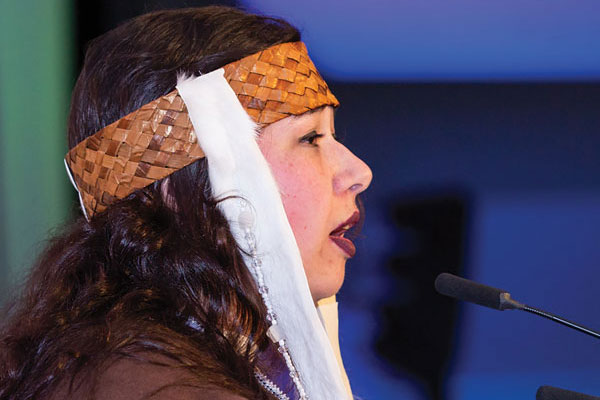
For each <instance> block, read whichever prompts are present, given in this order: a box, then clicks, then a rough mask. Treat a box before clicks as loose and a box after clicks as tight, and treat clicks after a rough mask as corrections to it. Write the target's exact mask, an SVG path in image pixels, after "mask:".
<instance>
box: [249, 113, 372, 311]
mask: <svg viewBox="0 0 600 400" xmlns="http://www.w3.org/2000/svg"><path fill="white" fill-rule="evenodd" d="M258 144H259V147H260V149H261V150H262V153H263V154H264V156H265V158H266V159H267V162H268V163H269V165H270V166H271V170H272V171H273V175H274V176H275V180H276V181H277V184H278V185H279V189H280V191H281V197H282V200H283V206H284V208H285V212H286V214H287V217H288V220H289V222H290V225H291V226H292V230H293V231H294V236H295V237H296V242H297V243H298V247H299V248H300V254H301V256H302V262H303V264H304V269H305V271H306V276H307V278H308V285H309V287H310V291H311V294H312V297H313V300H314V301H315V302H316V301H318V300H320V299H323V298H326V297H329V296H332V295H334V294H335V293H337V291H338V290H339V289H340V287H341V286H342V282H343V280H344V267H345V264H346V260H347V259H348V258H350V257H352V256H353V255H354V251H355V249H354V245H353V244H352V242H351V241H350V240H348V239H346V238H344V237H343V235H344V232H345V231H346V230H347V229H348V227H349V225H352V224H353V223H356V222H357V220H358V216H359V215H358V209H357V207H356V196H357V195H358V194H359V193H360V192H362V191H363V190H365V189H366V188H367V186H369V183H370V182H371V178H372V174H371V170H370V169H369V167H368V166H367V164H365V163H364V162H363V161H362V160H360V159H359V158H358V157H356V156H355V155H354V154H352V153H351V152H350V150H348V149H347V148H346V147H345V146H344V145H343V144H341V143H340V142H338V141H337V140H336V139H335V129H334V117H333V108H331V107H323V108H320V109H318V110H317V111H315V112H312V113H306V114H302V115H300V116H297V117H287V118H284V119H282V120H280V121H277V122H274V123H272V124H271V125H268V126H267V127H266V128H264V129H263V131H262V133H261V135H260V138H259V141H258Z"/></svg>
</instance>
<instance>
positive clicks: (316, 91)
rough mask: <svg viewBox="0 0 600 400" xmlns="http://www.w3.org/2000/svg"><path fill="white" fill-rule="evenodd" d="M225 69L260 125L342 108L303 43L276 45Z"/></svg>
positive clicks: (234, 89)
mask: <svg viewBox="0 0 600 400" xmlns="http://www.w3.org/2000/svg"><path fill="white" fill-rule="evenodd" d="M223 68H224V70H225V78H226V79H227V81H228V82H229V85H230V86H231V88H232V89H233V91H234V92H235V93H236V94H237V96H238V99H239V100H240V103H242V106H243V107H244V109H245V110H246V112H247V113H248V114H249V115H250V116H251V117H252V119H253V120H254V121H255V122H256V123H258V124H259V125H266V124H270V123H273V122H275V121H278V120H280V119H282V118H285V117H287V116H289V115H299V114H302V113H305V112H306V111H310V110H314V109H315V108H317V107H321V106H324V105H331V106H334V107H337V106H338V105H339V102H338V100H337V99H336V98H335V96H334V95H333V93H331V90H329V87H328V86H327V84H326V83H325V81H324V80H323V78H321V75H319V73H318V72H317V68H316V67H315V65H314V64H313V62H312V61H311V60H310V58H309V57H308V53H307V51H306V46H305V45H304V43H302V42H294V43H283V44H280V45H275V46H272V47H270V48H268V49H266V50H263V51H261V52H258V53H256V54H253V55H251V56H248V57H245V58H243V59H241V60H239V61H235V62H233V63H231V64H228V65H226V66H225V67H223Z"/></svg>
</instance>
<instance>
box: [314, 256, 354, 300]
mask: <svg viewBox="0 0 600 400" xmlns="http://www.w3.org/2000/svg"><path fill="white" fill-rule="evenodd" d="M345 265H346V262H345V261H344V262H343V263H342V264H341V266H339V267H338V266H336V268H335V269H334V271H330V273H329V274H327V275H326V276H323V275H321V276H320V277H319V278H318V280H317V282H310V281H309V287H310V292H311V295H312V298H313V300H314V302H315V303H316V302H317V301H319V300H322V299H326V298H328V297H331V296H333V295H335V294H337V292H339V291H340V289H341V288H342V285H343V284H344V276H345Z"/></svg>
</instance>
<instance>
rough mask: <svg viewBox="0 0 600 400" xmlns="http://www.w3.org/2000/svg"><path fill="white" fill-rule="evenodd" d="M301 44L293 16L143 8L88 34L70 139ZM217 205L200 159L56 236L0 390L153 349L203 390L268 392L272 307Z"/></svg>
mask: <svg viewBox="0 0 600 400" xmlns="http://www.w3.org/2000/svg"><path fill="white" fill-rule="evenodd" d="M298 40H300V34H299V32H298V31H297V30H296V29H295V28H294V27H292V26H291V25H289V24H288V23H287V22H285V21H282V20H279V19H273V18H267V17H262V16H256V15H251V14H247V13H244V12H242V11H239V10H236V9H232V8H227V7H207V8H201V9H181V10H170V11H159V12H154V13H150V14H146V15H142V16H140V17H138V18H135V19H133V20H131V21H129V22H127V23H125V24H123V25H121V26H119V27H118V28H116V29H114V30H112V31H110V32H108V33H106V34H104V35H103V36H101V37H99V38H97V39H96V40H94V41H93V42H92V43H91V44H90V46H89V49H88V51H87V53H86V58H85V63H84V67H83V70H82V71H81V74H80V76H79V79H78V80H77V83H76V85H75V88H74V91H73V97H72V103H71V113H70V117H69V147H73V146H75V145H76V144H77V143H79V142H80V141H81V140H83V139H84V138H85V137H87V136H89V135H91V134H93V133H95V132H96V131H98V130H99V129H101V128H102V127H104V126H106V125H108V124H110V123H111V122H113V121H115V120H117V119H119V118H121V117H122V116H124V115H126V114H128V113H130V112H132V111H134V110H135V109H137V108H139V107H140V106H141V105H143V104H145V103H147V102H149V101H152V100H154V99H156V98H158V97H160V96H162V95H164V94H167V93H168V92H170V91H172V90H173V89H174V87H175V85H176V79H177V74H178V73H181V72H183V73H186V74H188V75H191V74H198V73H199V72H209V71H212V70H215V69H217V68H219V67H221V66H223V65H225V64H227V63H229V62H231V61H234V60H237V59H240V58H242V57H245V56H247V55H250V54H253V53H255V52H257V51H260V50H262V49H265V48H267V47H270V46H272V45H274V44H278V43H284V42H291V41H298ZM165 191H166V192H167V193H168V198H169V204H166V202H165V196H164V193H165ZM217 202H218V201H217V200H216V199H214V198H212V196H211V191H210V186H209V182H208V177H207V167H206V162H205V160H200V161H198V162H196V163H194V164H192V165H190V166H188V167H186V168H183V169H181V170H179V171H177V172H176V173H174V174H172V175H171V176H169V178H168V179H167V180H164V181H162V182H156V183H155V184H153V185H151V186H149V187H147V188H145V189H143V190H140V191H138V192H135V193H133V194H131V195H130V196H129V197H127V198H126V199H124V200H121V201H119V202H118V203H116V204H114V205H113V206H111V207H109V208H108V209H107V210H106V211H105V212H103V213H100V214H98V215H96V216H95V217H94V218H93V219H92V220H91V221H90V222H89V223H88V222H86V221H85V220H84V219H83V218H82V217H80V218H78V219H77V220H76V221H74V222H73V223H71V224H70V225H68V226H67V227H66V228H65V229H64V232H63V233H61V234H59V235H58V236H56V237H55V238H54V239H51V240H50V242H49V245H48V247H47V249H46V250H45V251H44V252H43V254H42V255H41V256H40V257H39V260H38V261H37V263H36V265H35V266H34V268H33V269H32V272H31V274H30V276H29V278H28V281H27V282H26V286H25V288H24V290H23V293H22V296H21V298H20V299H19V300H17V301H15V302H14V304H13V305H12V307H11V308H10V311H9V315H8V316H7V322H6V323H5V324H4V327H3V331H2V333H1V336H0V340H1V342H0V346H1V347H0V399H7V398H11V399H32V398H45V397H49V395H50V394H51V393H53V391H54V390H56V388H57V387H58V386H59V385H61V384H63V385H64V383H65V382H70V383H73V382H76V381H77V379H75V378H76V377H77V376H81V375H82V374H92V375H93V374H95V373H96V371H98V370H99V368H100V367H101V366H103V367H104V366H106V363H107V362H109V361H110V360H111V359H114V358H115V357H120V356H126V357H135V358H136V359H143V358H144V357H143V355H144V354H148V353H152V354H160V355H161V356H164V359H168V360H169V363H168V364H169V365H173V366H176V367H183V368H185V370H186V371H187V372H189V373H191V374H193V375H194V376H196V377H197V378H198V380H197V382H196V384H198V385H200V386H202V385H208V386H210V385H213V386H216V387H220V388H224V389H226V390H229V391H231V392H232V393H237V394H240V395H242V396H246V397H248V398H263V397H264V396H266V395H265V394H264V393H263V392H262V390H261V389H260V386H259V385H258V384H257V383H256V380H255V379H254V376H253V368H254V363H255V357H254V356H255V352H256V350H257V349H262V348H264V346H265V345H266V339H265V330H266V326H265V322H264V321H265V318H264V317H265V312H264V307H263V305H262V302H261V300H260V296H259V295H258V292H257V290H256V288H255V286H254V283H253V280H252V278H251V276H250V274H249V272H248V270H247V269H246V267H245V265H244V262H243V260H242V258H241V256H240V251H239V249H238V248H237V246H236V244H235V241H234V239H233V238H232V236H231V234H230V232H229V229H228V227H227V221H226V220H225V219H224V217H223V215H222V214H221V213H220V212H219V211H218V209H217V207H216V205H217ZM148 362H150V361H148Z"/></svg>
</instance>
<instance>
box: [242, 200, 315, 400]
mask: <svg viewBox="0 0 600 400" xmlns="http://www.w3.org/2000/svg"><path fill="white" fill-rule="evenodd" d="M238 222H239V224H240V228H242V231H243V232H244V238H245V239H246V243H247V245H248V250H249V253H250V258H251V259H252V262H251V265H250V270H251V271H252V273H253V274H254V277H255V279H256V283H257V285H258V293H260V296H261V297H262V300H263V303H264V304H265V307H266V308H267V321H268V322H269V324H270V325H271V326H270V327H269V330H268V331H267V336H269V338H270V339H271V341H273V343H275V344H277V351H279V353H281V355H282V356H283V359H284V360H285V365H286V366H287V368H288V370H289V371H290V378H291V379H292V381H293V382H294V386H295V387H296V390H297V391H298V394H299V395H300V399H301V400H308V396H307V394H306V391H305V390H304V386H303V385H302V381H301V379H300V374H299V373H298V370H297V369H296V366H295V365H294V362H293V361H292V357H291V356H290V353H289V351H288V348H287V345H286V342H285V337H284V335H283V332H282V331H281V329H280V328H279V325H278V322H277V316H276V315H275V312H274V311H273V306H272V304H271V299H270V298H269V290H268V289H267V286H266V285H265V282H264V277H263V272H262V262H261V260H260V258H259V257H258V253H257V250H256V237H255V236H254V232H253V228H254V214H253V213H252V210H251V209H250V206H249V205H248V204H247V202H246V201H244V200H241V202H240V215H239V217H238ZM259 381H260V380H259ZM263 386H264V385H263ZM265 387H266V386H265ZM267 389H268V388H267Z"/></svg>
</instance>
